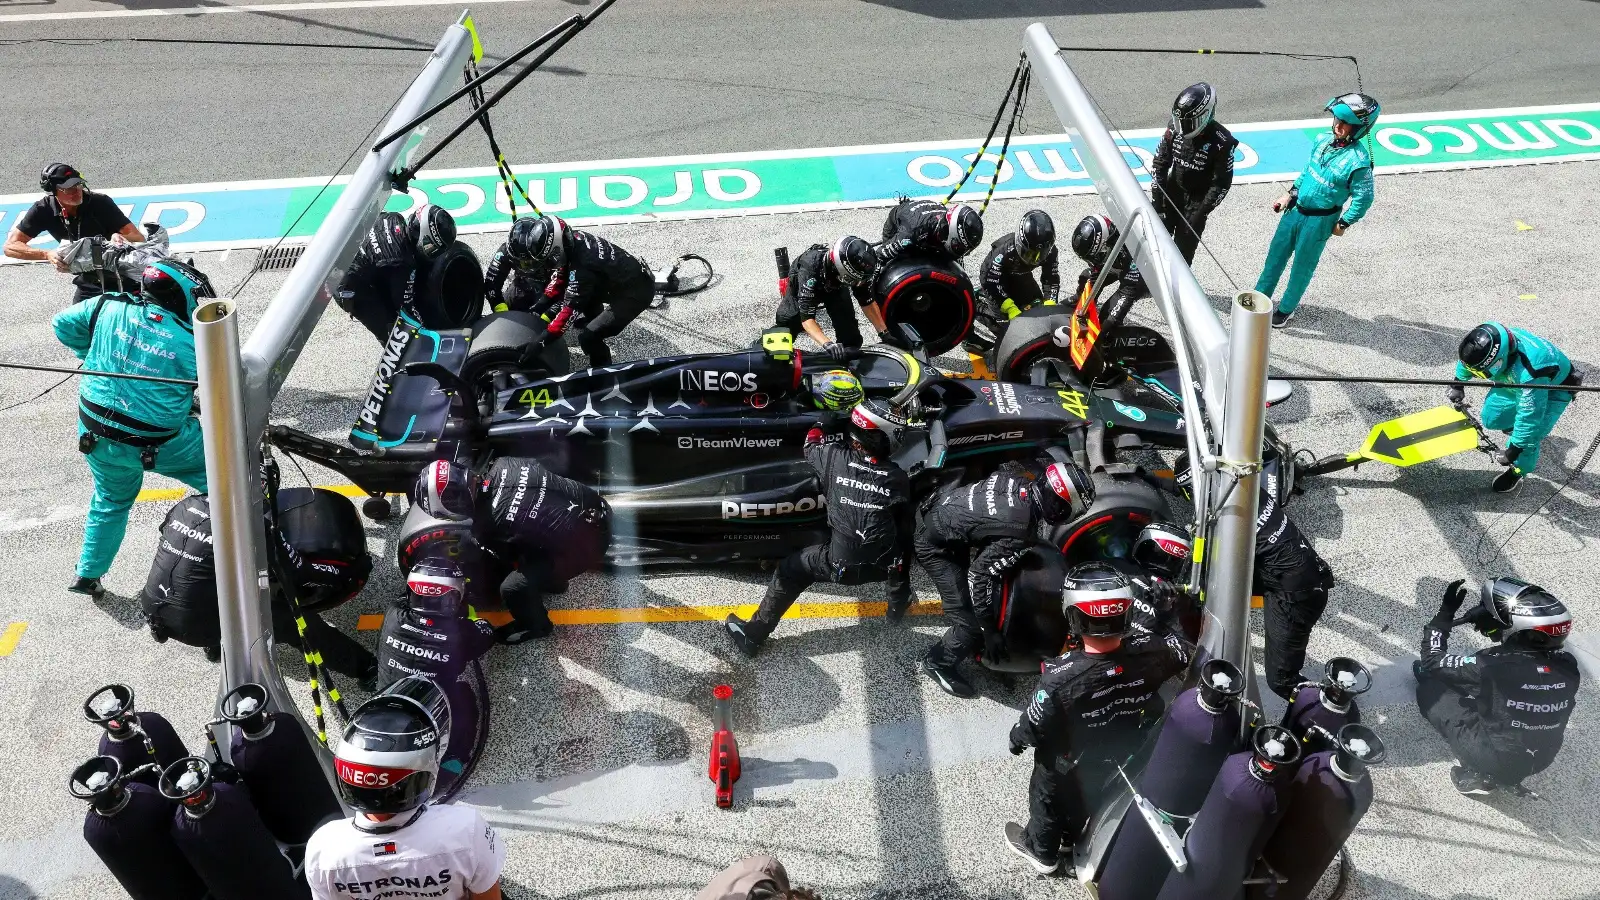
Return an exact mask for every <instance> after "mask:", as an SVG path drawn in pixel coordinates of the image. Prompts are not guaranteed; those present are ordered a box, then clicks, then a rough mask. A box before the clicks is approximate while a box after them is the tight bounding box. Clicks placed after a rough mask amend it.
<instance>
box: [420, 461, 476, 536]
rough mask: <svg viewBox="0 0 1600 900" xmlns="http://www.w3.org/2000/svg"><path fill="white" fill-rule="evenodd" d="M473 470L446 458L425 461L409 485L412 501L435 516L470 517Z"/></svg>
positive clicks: (438, 517)
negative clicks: (425, 464)
mask: <svg viewBox="0 0 1600 900" xmlns="http://www.w3.org/2000/svg"><path fill="white" fill-rule="evenodd" d="M472 488H473V484H472V473H471V472H470V471H468V470H467V467H466V466H463V465H461V464H460V463H457V462H451V461H450V460H448V459H436V460H434V461H433V462H431V463H428V465H427V466H426V467H424V468H423V470H422V472H421V473H419V474H418V475H417V483H416V484H415V485H413V486H412V488H411V502H412V503H415V504H416V505H418V506H420V507H422V511H423V512H425V513H427V514H428V515H430V516H433V517H434V518H435V519H448V520H451V521H460V520H462V519H470V518H472V511H473V510H472Z"/></svg>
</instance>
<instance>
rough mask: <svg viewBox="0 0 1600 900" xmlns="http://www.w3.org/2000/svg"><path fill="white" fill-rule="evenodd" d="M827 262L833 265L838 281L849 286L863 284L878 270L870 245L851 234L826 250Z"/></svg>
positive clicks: (875, 256) (876, 260)
mask: <svg viewBox="0 0 1600 900" xmlns="http://www.w3.org/2000/svg"><path fill="white" fill-rule="evenodd" d="M828 262H830V263H832V264H833V270H834V271H835V272H837V273H838V275H839V280H840V281H842V282H844V283H845V284H848V285H851V286H855V285H858V284H862V283H864V282H865V281H866V280H867V279H868V278H871V277H872V273H873V272H874V271H875V270H876V269H877V268H878V256H877V254H875V253H873V252H872V245H871V244H869V243H867V242H866V241H864V240H862V239H861V238H858V237H856V236H855V235H853V234H847V235H845V236H844V237H841V238H839V239H838V240H836V241H834V242H833V246H832V247H830V248H828Z"/></svg>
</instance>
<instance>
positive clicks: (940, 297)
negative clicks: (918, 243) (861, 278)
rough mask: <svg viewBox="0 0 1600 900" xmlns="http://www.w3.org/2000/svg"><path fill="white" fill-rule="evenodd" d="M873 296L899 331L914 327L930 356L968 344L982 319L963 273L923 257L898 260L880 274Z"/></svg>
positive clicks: (874, 286) (885, 316) (943, 262)
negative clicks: (974, 325) (903, 326)
mask: <svg viewBox="0 0 1600 900" xmlns="http://www.w3.org/2000/svg"><path fill="white" fill-rule="evenodd" d="M872 296H873V299H875V300H877V301H878V306H879V309H880V310H881V311H882V312H883V319H884V321H885V322H887V323H888V324H889V326H890V329H889V330H890V331H891V332H892V331H894V326H895V325H897V324H900V323H905V324H909V325H910V326H911V327H913V328H915V329H916V330H917V334H919V335H921V336H922V341H923V346H924V348H925V349H926V350H927V352H928V355H929V356H938V355H940V354H942V353H946V352H948V351H950V350H951V349H952V348H954V347H955V346H956V345H958V344H960V343H961V341H962V340H963V339H964V338H966V336H967V331H968V330H970V329H971V328H972V317H973V316H974V315H976V314H977V301H976V300H975V297H976V294H975V293H974V292H973V290H972V281H971V280H969V279H968V278H967V273H966V272H963V271H962V270H961V267H960V266H958V265H956V264H954V263H952V262H948V261H945V260H938V259H932V258H929V257H922V256H910V257H904V258H901V259H897V260H895V261H893V262H891V263H889V264H888V265H885V266H884V267H883V268H881V269H879V270H878V274H877V275H876V276H875V277H874V278H873V281H872Z"/></svg>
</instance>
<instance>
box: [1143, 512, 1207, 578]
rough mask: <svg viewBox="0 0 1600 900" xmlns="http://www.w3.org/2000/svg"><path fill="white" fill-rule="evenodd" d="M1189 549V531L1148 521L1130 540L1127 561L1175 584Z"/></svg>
mask: <svg viewBox="0 0 1600 900" xmlns="http://www.w3.org/2000/svg"><path fill="white" fill-rule="evenodd" d="M1193 550H1194V545H1193V543H1192V542H1191V541H1190V540H1189V532H1187V531H1184V530H1183V529H1182V528H1179V527H1178V526H1176V525H1173V524H1171V523H1170V522H1151V523H1150V524H1149V525H1146V526H1145V527H1144V528H1143V529H1141V530H1140V531H1139V536H1138V537H1137V538H1134V541H1133V550H1132V552H1130V553H1129V554H1128V559H1129V560H1130V561H1131V562H1132V563H1133V564H1134V565H1136V566H1138V567H1139V568H1141V569H1144V570H1145V571H1146V572H1149V573H1150V574H1152V575H1154V576H1156V577H1158V578H1164V579H1166V580H1167V581H1176V580H1177V579H1178V576H1179V575H1181V574H1182V573H1183V567H1184V566H1187V565H1188V564H1189V559H1190V556H1191V555H1192V553H1193Z"/></svg>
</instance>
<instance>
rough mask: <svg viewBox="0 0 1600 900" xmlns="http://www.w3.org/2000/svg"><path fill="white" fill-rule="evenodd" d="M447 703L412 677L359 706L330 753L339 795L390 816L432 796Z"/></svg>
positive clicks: (429, 684) (428, 683) (446, 728)
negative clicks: (336, 777) (331, 753)
mask: <svg viewBox="0 0 1600 900" xmlns="http://www.w3.org/2000/svg"><path fill="white" fill-rule="evenodd" d="M449 734H450V705H449V702H448V701H447V700H446V699H445V696H444V692H443V691H441V690H439V686H438V685H437V684H435V683H434V682H433V680H432V679H430V678H427V677H424V676H421V675H411V676H407V677H406V678H402V679H400V680H399V681H396V682H395V683H394V684H392V685H390V686H389V687H388V688H387V689H385V690H384V692H383V693H381V694H379V695H377V696H376V697H373V698H372V699H370V700H368V701H367V702H365V703H363V704H361V706H360V707H358V708H357V709H356V711H355V713H354V714H353V715H351V716H350V724H349V725H348V726H346V727H345V730H344V735H343V736H342V737H340V738H339V743H338V746H337V747H335V748H334V751H333V767H334V773H335V774H336V775H337V776H338V787H339V797H340V798H341V799H342V800H344V803H345V805H346V806H348V807H350V808H351V809H354V810H358V811H360V812H367V813H388V814H390V815H394V814H397V813H403V812H407V811H409V810H413V809H416V808H417V807H419V806H421V805H422V804H424V803H426V802H427V801H428V798H429V797H432V796H433V791H434V788H435V787H436V786H437V785H438V781H439V759H440V757H442V756H443V755H444V752H445V749H446V747H447V746H448V743H449Z"/></svg>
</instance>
